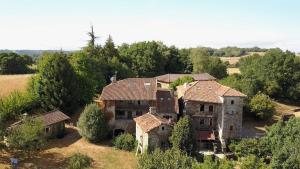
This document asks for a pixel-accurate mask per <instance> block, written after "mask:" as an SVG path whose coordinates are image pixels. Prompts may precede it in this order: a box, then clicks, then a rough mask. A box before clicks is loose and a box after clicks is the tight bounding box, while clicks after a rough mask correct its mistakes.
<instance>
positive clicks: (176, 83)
mask: <svg viewBox="0 0 300 169" xmlns="http://www.w3.org/2000/svg"><path fill="white" fill-rule="evenodd" d="M193 81H194V79H193V78H192V77H190V76H184V77H181V78H179V79H177V80H175V81H174V82H172V83H171V84H170V89H173V90H176V87H177V86H180V85H183V84H184V83H191V82H193Z"/></svg>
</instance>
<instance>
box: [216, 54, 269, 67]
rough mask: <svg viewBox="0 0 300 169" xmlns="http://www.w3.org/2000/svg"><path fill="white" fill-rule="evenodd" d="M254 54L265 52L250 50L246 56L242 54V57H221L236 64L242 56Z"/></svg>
mask: <svg viewBox="0 0 300 169" xmlns="http://www.w3.org/2000/svg"><path fill="white" fill-rule="evenodd" d="M253 54H259V55H260V56H263V55H264V54H265V52H249V53H247V54H246V55H244V56H240V57H220V59H221V60H222V61H223V62H226V61H228V62H229V64H230V65H234V64H236V63H237V62H238V61H239V60H240V59H241V58H243V57H247V56H251V55H253Z"/></svg>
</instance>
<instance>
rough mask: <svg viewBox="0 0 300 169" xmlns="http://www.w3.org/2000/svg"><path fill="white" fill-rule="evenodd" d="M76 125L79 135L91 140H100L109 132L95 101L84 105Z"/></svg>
mask: <svg viewBox="0 0 300 169" xmlns="http://www.w3.org/2000/svg"><path fill="white" fill-rule="evenodd" d="M78 127H79V129H80V130H79V133H80V135H81V136H82V137H84V138H85V139H87V140H88V141H91V142H99V141H102V140H104V139H105V138H106V137H107V135H108V133H109V130H108V124H107V121H106V119H105V117H104V114H103V112H101V110H100V108H99V107H98V105H97V104H95V103H93V104H89V105H87V106H86V107H85V109H84V111H83V113H82V114H81V115H80V117H79V121H78Z"/></svg>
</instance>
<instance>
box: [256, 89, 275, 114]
mask: <svg viewBox="0 0 300 169" xmlns="http://www.w3.org/2000/svg"><path fill="white" fill-rule="evenodd" d="M250 109H251V111H252V112H253V113H255V116H256V118H258V119H260V120H266V119H269V118H271V117H272V116H273V114H274V113H275V105H274V103H273V102H272V100H271V99H270V97H269V96H267V95H265V94H263V93H258V94H256V95H255V96H254V97H253V98H252V99H251V101H250Z"/></svg>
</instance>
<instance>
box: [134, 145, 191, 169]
mask: <svg viewBox="0 0 300 169" xmlns="http://www.w3.org/2000/svg"><path fill="white" fill-rule="evenodd" d="M194 162H195V160H194V159H193V158H191V157H189V156H187V155H186V154H185V153H184V152H181V151H180V150H177V149H168V150H166V151H165V152H163V151H161V150H160V149H156V150H155V151H154V152H152V153H143V154H142V155H141V156H139V158H138V168H139V169H149V168H151V169H170V168H178V169H190V168H192V165H193V163H194Z"/></svg>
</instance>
